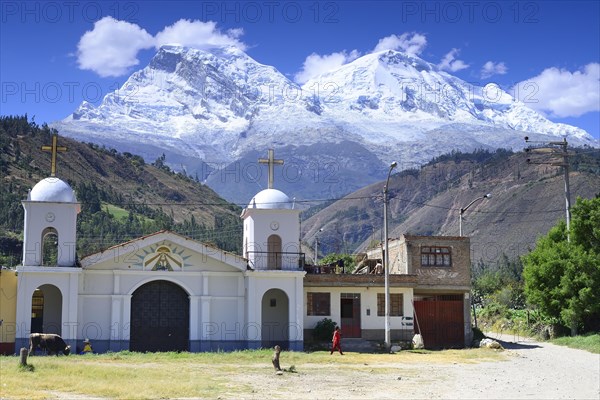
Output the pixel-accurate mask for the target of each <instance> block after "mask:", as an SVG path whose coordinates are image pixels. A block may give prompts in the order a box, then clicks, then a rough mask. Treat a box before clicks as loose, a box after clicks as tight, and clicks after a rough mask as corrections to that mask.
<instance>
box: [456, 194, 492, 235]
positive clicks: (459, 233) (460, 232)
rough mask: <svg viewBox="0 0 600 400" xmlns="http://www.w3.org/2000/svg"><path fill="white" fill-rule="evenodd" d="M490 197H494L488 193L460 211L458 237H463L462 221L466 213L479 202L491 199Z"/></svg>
mask: <svg viewBox="0 0 600 400" xmlns="http://www.w3.org/2000/svg"><path fill="white" fill-rule="evenodd" d="M490 197H492V194H491V193H488V194H486V195H484V196H481V197H478V198H476V199H475V200H473V201H472V202H470V203H469V204H468V205H467V206H466V207H464V208H461V209H460V215H459V216H458V236H462V235H463V232H462V219H463V214H464V213H465V211H467V210H468V209H469V207H471V206H472V205H473V204H474V203H476V202H478V201H479V200H483V199H489V198H490Z"/></svg>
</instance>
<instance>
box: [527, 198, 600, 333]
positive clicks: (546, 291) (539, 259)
mask: <svg viewBox="0 0 600 400" xmlns="http://www.w3.org/2000/svg"><path fill="white" fill-rule="evenodd" d="M572 215H573V217H572V224H571V228H572V229H571V235H570V236H571V241H570V242H569V241H568V240H567V230H566V224H565V222H564V221H561V222H560V223H559V224H558V225H557V226H555V227H553V228H552V229H551V230H550V232H548V234H547V235H546V236H544V237H542V238H541V239H539V240H538V242H537V245H536V248H535V249H534V250H533V251H532V252H530V253H529V254H527V255H525V256H524V257H523V265H524V270H523V277H524V280H525V295H526V297H527V301H528V302H529V303H530V304H532V305H534V306H536V307H537V308H538V309H539V311H540V312H541V313H542V314H544V315H545V316H547V317H550V318H556V319H558V320H560V321H561V322H562V323H563V324H565V325H566V326H569V327H570V328H571V334H573V335H576V334H577V331H578V329H579V328H580V327H583V328H584V330H585V329H586V328H588V327H586V326H585V324H586V321H592V320H597V319H598V317H600V246H599V245H598V243H600V242H598V239H600V198H598V197H597V198H595V199H592V200H585V199H581V198H579V199H577V203H576V205H575V206H574V207H573V212H572Z"/></svg>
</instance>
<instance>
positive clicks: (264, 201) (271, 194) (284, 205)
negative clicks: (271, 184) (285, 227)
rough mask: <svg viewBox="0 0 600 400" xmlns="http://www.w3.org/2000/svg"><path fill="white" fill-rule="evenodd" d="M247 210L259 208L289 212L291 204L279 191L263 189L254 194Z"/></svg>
mask: <svg viewBox="0 0 600 400" xmlns="http://www.w3.org/2000/svg"><path fill="white" fill-rule="evenodd" d="M248 208H261V209H267V210H274V209H280V210H291V209H292V208H293V204H292V202H291V201H290V198H289V197H288V196H287V195H286V194H285V193H283V192H282V191H280V190H277V189H265V190H263V191H261V192H259V193H257V194H256V196H254V197H253V198H252V200H250V204H248Z"/></svg>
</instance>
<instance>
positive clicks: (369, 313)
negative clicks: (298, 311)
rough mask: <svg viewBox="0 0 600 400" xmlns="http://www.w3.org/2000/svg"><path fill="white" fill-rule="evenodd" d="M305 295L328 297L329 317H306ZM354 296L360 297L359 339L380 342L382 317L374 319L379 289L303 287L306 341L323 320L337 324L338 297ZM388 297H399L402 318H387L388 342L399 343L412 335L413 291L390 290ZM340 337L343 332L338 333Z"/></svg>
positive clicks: (306, 297)
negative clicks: (314, 293)
mask: <svg viewBox="0 0 600 400" xmlns="http://www.w3.org/2000/svg"><path fill="white" fill-rule="evenodd" d="M308 292H319V293H330V310H331V313H330V315H308V310H307V301H308V295H307V293H308ZM342 293H358V294H360V325H361V335H362V338H363V339H368V340H381V341H383V340H384V336H385V325H384V323H385V317H384V316H378V315H377V294H378V293H381V294H384V293H385V291H384V288H383V287H365V286H363V287H305V288H304V309H305V311H304V313H305V314H304V315H305V316H304V326H305V334H306V335H307V340H309V339H310V338H311V337H312V329H313V328H314V327H315V325H316V324H317V322H319V321H321V320H322V319H323V318H329V319H331V320H333V321H334V322H336V323H337V324H338V325H340V324H341V309H340V304H341V294H342ZM391 293H401V294H402V295H403V314H404V315H403V317H408V318H409V319H407V318H402V317H396V316H390V332H391V334H392V340H400V339H402V338H404V337H406V336H407V335H408V336H410V337H411V338H412V334H409V333H407V331H410V332H411V333H412V331H413V325H412V318H413V308H412V301H413V290H412V288H397V287H392V288H390V294H391ZM342 334H343V332H342Z"/></svg>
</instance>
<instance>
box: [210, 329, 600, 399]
mask: <svg viewBox="0 0 600 400" xmlns="http://www.w3.org/2000/svg"><path fill="white" fill-rule="evenodd" d="M496 338H497V339H504V340H502V341H501V343H502V344H503V345H504V346H505V348H506V350H505V351H504V353H503V354H504V356H505V357H504V358H505V360H503V361H485V362H476V363H463V362H460V363H439V362H438V363H427V361H426V357H425V358H424V361H423V362H417V363H401V362H399V363H394V362H393V358H392V359H390V361H392V362H390V363H386V364H377V365H372V366H371V365H360V366H359V365H357V366H355V367H352V366H349V365H348V364H344V365H336V364H329V365H302V366H298V368H299V373H297V374H289V373H286V374H284V375H283V376H281V377H273V376H265V375H264V374H254V373H249V374H248V375H246V376H243V377H238V379H239V380H240V381H241V382H244V383H246V384H248V385H250V386H251V387H252V391H251V392H250V393H244V394H243V395H241V396H240V394H239V393H237V394H236V395H235V396H234V397H237V398H239V397H241V398H252V399H265V398H283V399H359V398H360V399H364V398H369V399H371V398H373V399H594V400H598V399H600V355H598V354H592V353H589V352H586V351H583V350H575V349H570V348H567V347H561V346H556V345H553V344H550V343H538V342H534V341H532V340H530V339H528V340H518V338H514V339H517V340H516V341H514V342H513V336H512V335H511V336H504V337H498V335H497V336H496ZM238 382H239V381H238ZM241 382H240V383H241ZM229 395H230V394H223V396H222V398H229Z"/></svg>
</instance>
